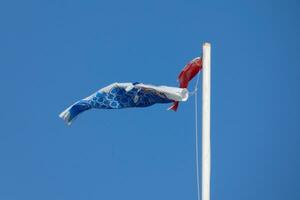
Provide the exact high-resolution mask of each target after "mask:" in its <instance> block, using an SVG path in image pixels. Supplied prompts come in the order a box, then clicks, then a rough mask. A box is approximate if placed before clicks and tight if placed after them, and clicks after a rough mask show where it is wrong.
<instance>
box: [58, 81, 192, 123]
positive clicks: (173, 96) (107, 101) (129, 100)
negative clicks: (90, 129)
mask: <svg viewBox="0 0 300 200" xmlns="http://www.w3.org/2000/svg"><path fill="white" fill-rule="evenodd" d="M187 99H188V91H187V89H182V88H175V87H168V86H153V85H144V84H142V83H133V84H132V83H113V84H111V85H109V86H107V87H105V88H102V89H100V90H99V91H97V92H96V93H94V94H92V95H91V96H89V97H87V98H85V99H83V100H80V101H78V102H76V103H74V104H73V105H71V106H70V107H69V108H67V109H66V110H65V111H63V112H62V113H61V114H60V115H59V116H60V117H61V118H62V119H63V120H64V121H66V122H67V124H71V123H72V120H74V119H75V118H76V117H77V116H78V115H79V114H80V113H82V112H84V111H86V110H89V109H92V108H98V109H120V108H129V107H147V106H151V105H153V104H156V103H171V102H175V101H186V100H187Z"/></svg>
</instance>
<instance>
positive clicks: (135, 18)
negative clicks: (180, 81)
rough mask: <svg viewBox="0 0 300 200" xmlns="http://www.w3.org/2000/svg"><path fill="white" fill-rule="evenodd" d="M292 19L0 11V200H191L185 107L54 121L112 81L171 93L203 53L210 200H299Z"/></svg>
mask: <svg viewBox="0 0 300 200" xmlns="http://www.w3.org/2000/svg"><path fill="white" fill-rule="evenodd" d="M299 9H300V4H299V3H298V1H296V0H294V1H291V0H287V1H277V0H272V1H271V0H263V1H261V0H260V1H259V0H257V1H255V0H252V1H226V2H225V1H200V0H198V1H195V0H186V1H177V0H174V1H161V0H151V1H150V0H149V1H144V0H142V1H141V0H127V1H120V0H119V1H114V0H112V1H108V0H106V1H66V0H51V1H50V0H49V1H32V0H28V1H20V0H19V1H15V0H11V1H1V2H0V67H1V73H0V83H1V84H0V89H1V105H2V108H1V114H0V199H3V200H20V199H22V200H24V199H28V200H41V199H42V200H66V199H72V200H98V199H105V200H116V199H128V200H140V199H143V200H154V199H155V200H165V199H172V200H183V199H184V200H196V196H197V190H196V179H195V163H194V143H195V140H194V137H195V136H194V121H193V120H194V118H193V111H194V101H193V98H191V99H190V100H189V101H188V102H186V103H182V104H181V106H180V108H179V111H178V112H177V113H175V112H168V111H166V108H167V107H168V106H169V105H155V106H152V107H149V108H145V109H123V110H93V111H89V112H86V113H84V114H83V115H81V116H79V118H78V119H77V120H76V121H75V122H74V124H73V125H72V126H71V127H68V126H66V124H65V123H64V122H63V121H62V120H61V119H60V118H58V114H59V113H60V112H61V111H63V110H64V109H65V108H66V107H67V106H69V105H70V104H71V103H73V102H74V101H76V100H79V99H81V98H83V97H86V96H88V95H90V94H91V93H93V92H94V91H96V90H97V89H99V88H101V87H103V86H106V85H108V84H110V83H112V82H116V81H119V82H126V81H140V82H144V83H151V84H156V85H160V84H164V85H171V86H176V85H177V82H176V77H177V75H178V73H179V71H180V70H181V68H182V67H183V66H184V65H185V64H186V62H188V61H189V60H190V59H192V58H193V57H196V56H198V55H199V54H200V53H201V45H202V43H203V42H205V41H209V42H211V44H212V133H211V134H212V185H211V189H212V190H211V193H212V194H211V196H212V200H217V199H222V200H235V199H236V200H241V199H243V200H253V199H255V200H265V199H272V200H282V199H284V200H298V199H300V190H299V185H300V183H299V180H300V172H299V169H300V160H299V151H300V147H299V146H300V145H299V142H300V129H299V112H300V106H299V102H300V94H299V85H300V81H299V80H300V75H299V73H300V66H299V52H300V39H299V35H300V24H299V18H300V14H299ZM190 90H192V88H190ZM199 103H201V102H199ZM199 112H201V109H199ZM199 123H200V121H199ZM200 143H201V142H200ZM200 149H201V146H200Z"/></svg>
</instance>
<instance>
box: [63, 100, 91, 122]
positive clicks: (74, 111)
mask: <svg viewBox="0 0 300 200" xmlns="http://www.w3.org/2000/svg"><path fill="white" fill-rule="evenodd" d="M90 108H91V105H90V102H88V101H86V100H81V101H79V102H77V103H76V104H74V105H73V106H72V107H71V109H70V118H69V119H68V121H72V120H73V119H74V118H75V117H76V116H77V115H78V114H80V113H81V112H83V111H86V110H88V109H90Z"/></svg>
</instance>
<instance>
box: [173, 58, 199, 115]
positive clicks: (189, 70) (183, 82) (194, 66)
mask: <svg viewBox="0 0 300 200" xmlns="http://www.w3.org/2000/svg"><path fill="white" fill-rule="evenodd" d="M201 69H202V58H201V57H196V58H194V59H193V60H192V61H190V62H189V63H188V64H187V65H186V66H184V68H183V70H182V71H181V72H180V74H179V76H178V80H179V83H180V88H187V87H188V85H189V82H190V80H192V79H193V78H194V77H195V76H196V75H197V74H198V72H199V71H200V70H201ZM178 105H179V102H178V101H175V102H174V103H173V105H172V106H171V107H170V108H169V110H170V109H171V110H174V111H176V110H177V108H178Z"/></svg>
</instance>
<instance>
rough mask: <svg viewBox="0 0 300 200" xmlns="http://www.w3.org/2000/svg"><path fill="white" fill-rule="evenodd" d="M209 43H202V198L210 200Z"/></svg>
mask: <svg viewBox="0 0 300 200" xmlns="http://www.w3.org/2000/svg"><path fill="white" fill-rule="evenodd" d="M210 156H211V155H210V43H204V44H203V78H202V200H210V170H211V166H210V164H211V161H210Z"/></svg>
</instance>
